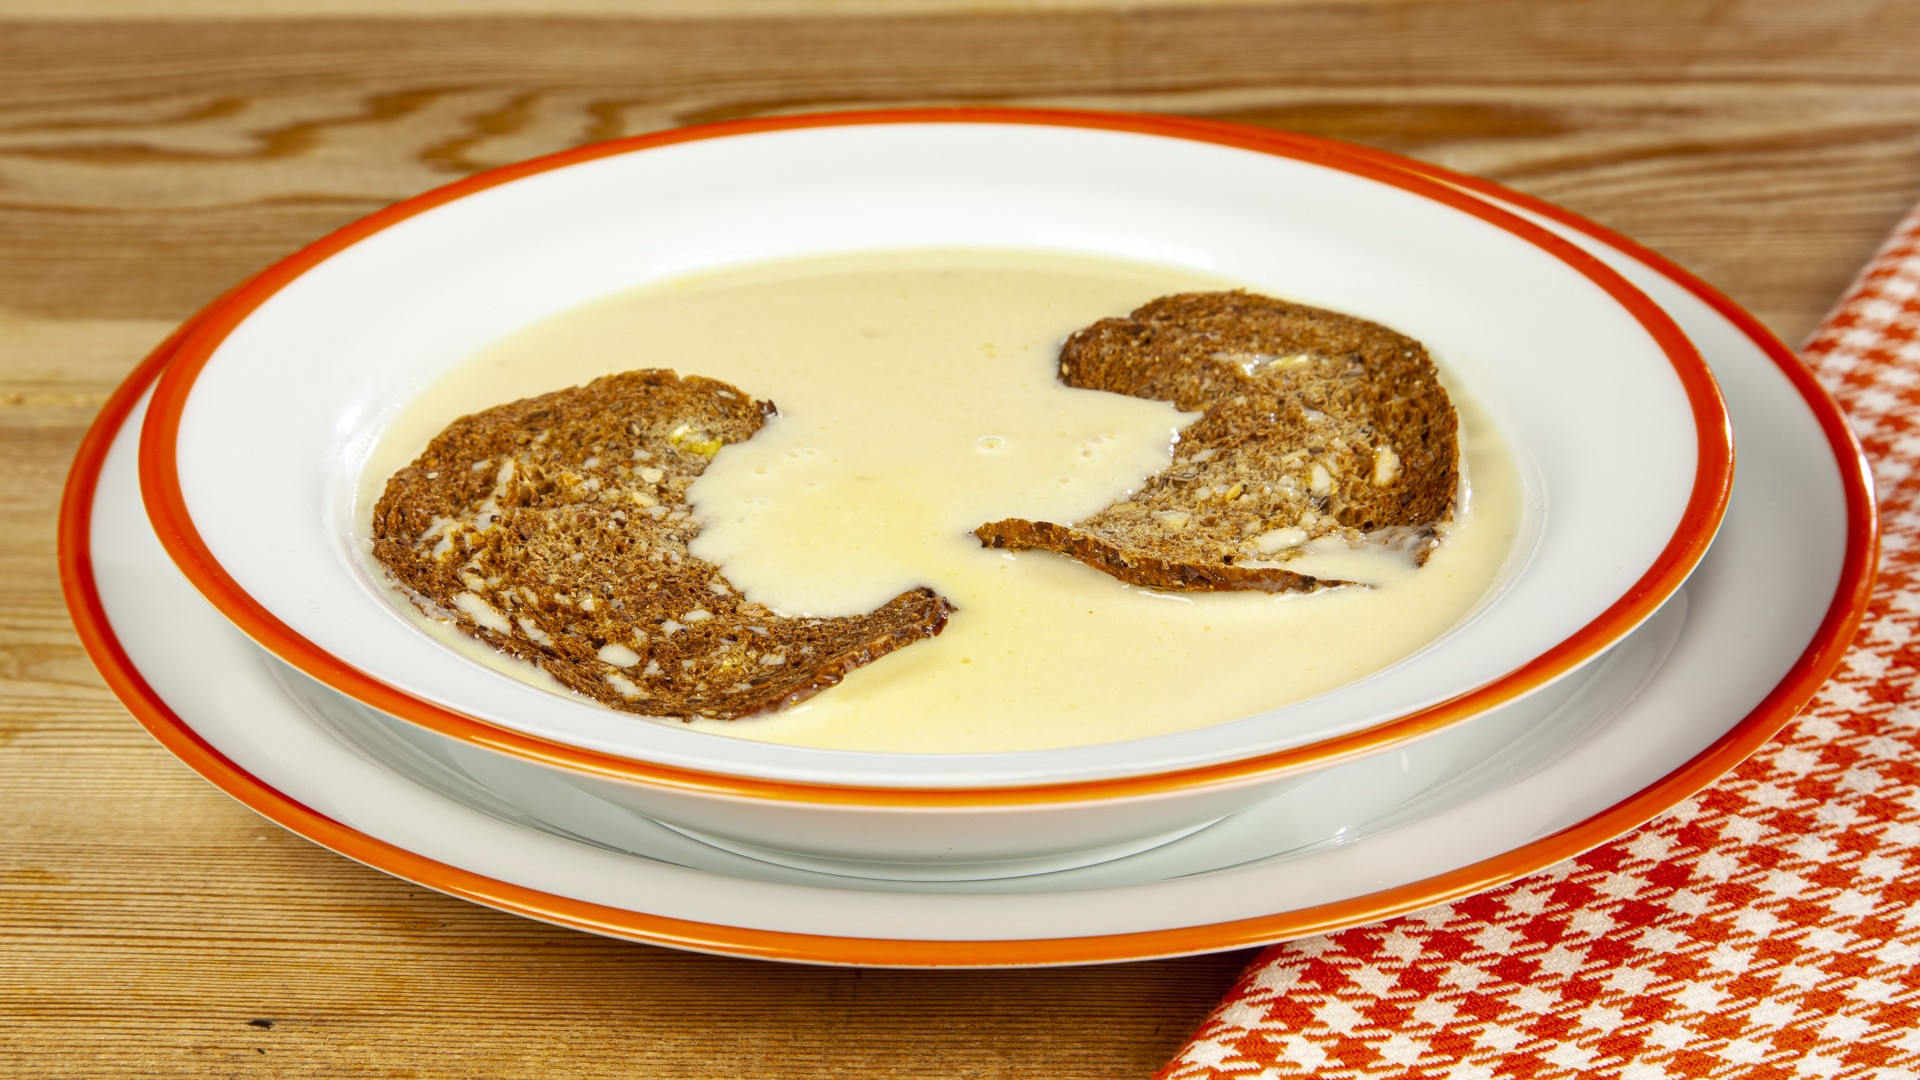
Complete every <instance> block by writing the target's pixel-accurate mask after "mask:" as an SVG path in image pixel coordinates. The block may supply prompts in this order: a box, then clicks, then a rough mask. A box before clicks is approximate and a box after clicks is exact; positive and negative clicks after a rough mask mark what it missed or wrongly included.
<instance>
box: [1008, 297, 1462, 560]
mask: <svg viewBox="0 0 1920 1080" xmlns="http://www.w3.org/2000/svg"><path fill="white" fill-rule="evenodd" d="M1059 377H1060V380H1061V381H1062V382H1064V383H1066V384H1067V385H1068V386H1075V387H1080V388H1083V389H1090V390H1105V391H1109V392H1112V393H1120V394H1128V395H1131V396H1133V397H1142V398H1151V399H1154V400H1158V401H1168V402H1172V403H1173V404H1174V405H1175V406H1176V407H1178V408H1180V409H1183V410H1186V411H1189V412H1200V413H1201V414H1202V415H1201V417H1200V419H1198V420H1196V421H1195V422H1194V423H1193V424H1192V425H1191V426H1189V427H1188V428H1187V429H1186V431H1185V432H1183V433H1182V435H1181V439H1180V442H1179V445H1178V446H1177V447H1176V449H1175V452H1174V456H1173V460H1172V462H1171V463H1170V464H1169V465H1168V466H1167V468H1166V469H1164V470H1162V471H1161V472H1160V473H1158V474H1156V475H1155V476H1153V477H1151V478H1150V479H1148V480H1147V482H1146V483H1145V484H1144V485H1143V486H1142V487H1141V489H1140V490H1139V491H1137V492H1134V493H1133V494H1131V495H1129V496H1127V497H1126V498H1125V499H1122V500H1120V501H1117V502H1115V503H1112V504H1111V505H1109V506H1107V507H1105V508H1104V509H1102V510H1100V511H1098V512H1097V513H1095V514H1093V515H1092V516H1090V517H1087V518H1085V519H1083V520H1081V521H1079V522H1075V523H1074V524H1072V525H1062V524H1056V523H1053V522H1045V521H1027V520H1024V519H1017V518H1015V519H1008V520H1004V521H996V522H990V523H988V524H985V525H982V526H980V527H979V528H978V529H976V530H974V535H975V536H977V537H979V539H980V541H981V543H983V544H985V545H987V546H989V547H996V548H1006V549H1008V550H1015V551H1018V550H1026V549H1041V550H1051V551H1057V552H1060V553H1062V554H1065V555H1068V556H1070V557H1072V558H1075V559H1079V560H1080V561H1082V562H1085V563H1087V564H1088V565H1089V566H1092V567H1095V568H1096V569H1099V570H1102V571H1104V572H1106V573H1108V574H1111V575H1113V576H1114V577H1116V578H1119V579H1120V580H1122V581H1126V582H1129V583H1132V584H1135V585H1143V586H1149V587H1154V588H1164V589H1180V590H1193V591H1202V590H1226V589H1263V590H1268V591H1274V592H1285V591H1309V590H1313V589H1319V588H1324V587H1328V586H1332V585H1345V584H1351V582H1346V581H1338V580H1333V579H1326V578H1317V577H1313V576H1311V575H1308V574H1302V573H1297V572H1294V571H1290V570H1288V569H1286V568H1285V566H1284V565H1283V564H1284V562H1285V560H1286V559H1287V558H1288V557H1289V556H1291V555H1292V554H1294V553H1296V552H1298V550H1300V548H1301V547H1302V546H1303V545H1305V544H1307V543H1308V542H1310V541H1313V540H1318V539H1321V538H1324V537H1330V536H1336V537H1341V538H1344V539H1347V540H1352V541H1358V540H1361V539H1363V538H1365V537H1367V536H1369V535H1373V536H1376V537H1378V536H1386V537H1391V538H1393V539H1394V540H1396V541H1397V542H1399V543H1400V544H1402V545H1404V546H1407V547H1409V548H1410V549H1411V550H1412V551H1413V552H1414V554H1415V557H1416V558H1419V559H1424V558H1425V556H1426V554H1427V553H1428V552H1429V551H1430V550H1431V548H1432V545H1433V543H1434V542H1435V538H1436V536H1437V531H1438V529H1439V528H1440V526H1441V525H1443V524H1444V523H1445V522H1446V521H1447V520H1448V519H1449V518H1450V517H1451V515H1452V512H1453V501H1454V496H1455V492H1456V489H1457V487H1458V485H1459V446H1458V420H1457V418H1456V417H1455V414H1454V410H1453V404H1452V402H1451V401H1450V400H1449V399H1448V398H1447V393H1446V390H1445V389H1444V388H1442V387H1441V385H1440V382H1439V379H1438V376H1437V374H1436V372H1435V370H1434V366H1433V362H1432V360H1431V359H1429V358H1428V356H1427V353H1426V350H1425V349H1424V348H1423V347H1422V346H1421V345H1420V343H1419V342H1417V341H1414V340H1413V339H1412V338H1409V337H1406V336H1405V335H1402V334H1399V333H1396V332H1395V331H1393V330H1389V329H1388V328H1386V327H1384V326H1381V325H1379V324H1377V323H1372V322H1368V321H1366V320H1364V319H1359V318H1355V317H1353V316H1350V315H1343V314H1340V313H1338V312H1333V311H1326V310H1323V309H1320V308H1313V307H1308V306H1306V305H1302V304H1293V303H1288V302H1286V301H1283V300H1276V299H1273V298H1272V297H1266V296H1259V295H1256V294H1253V293H1248V292H1240V291H1236V292H1211V293H1180V294H1176V295H1173V296H1165V297H1161V298H1160V299H1158V300H1153V301H1150V302H1148V303H1146V304H1144V305H1142V306H1141V307H1139V308H1137V309H1136V310H1135V311H1134V312H1133V313H1132V314H1131V315H1128V316H1127V317H1125V318H1118V319H1102V320H1101V321H1099V322H1097V323H1094V324H1093V325H1091V326H1088V327H1086V328H1084V329H1081V330H1079V331H1076V332H1075V333H1074V334H1073V335H1072V336H1071V337H1069V338H1068V339H1067V342H1066V345H1065V346H1064V347H1063V348H1062V349H1061V353H1060V363H1059Z"/></svg>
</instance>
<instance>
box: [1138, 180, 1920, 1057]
mask: <svg viewBox="0 0 1920 1080" xmlns="http://www.w3.org/2000/svg"><path fill="white" fill-rule="evenodd" d="M1804 354H1805V357H1806V360H1807V362H1808V363H1809V364H1810V365H1811V366H1812V367H1813V369H1814V371H1815V373H1816V374H1817V375H1818V376H1819V377H1820V378H1821V379H1822V381H1823V382H1825V383H1826V385H1827V386H1828V388H1829V389H1831V390H1832V392H1833V393H1834V395H1835V396H1836V397H1837V398H1838V399H1839V401H1840V404H1841V405H1842V406H1843V407H1844V408H1845V409H1846V410H1847V412H1848V414H1849V416H1850V417H1851V419H1852V422H1853V424H1854V426H1855V429H1856V431H1857V432H1858V433H1859V435H1860V438H1861V440H1862V442H1863V443H1864V444H1865V446H1866V449H1867V453H1868V455H1869V457H1870V459H1871V460H1872V464H1873V470H1874V477H1875V482H1876V485H1877V487H1878V489H1879V497H1880V510H1881V527H1882V530H1883V535H1882V556H1881V566H1880V577H1879V581H1878V584H1877V585H1876V587H1875V589H1874V595H1873V599H1872V602H1871V606H1870V607H1869V609H1868V612H1867V615H1866V621H1865V622H1864V624H1863V625H1862V628H1861V631H1860V635H1859V637H1858V639H1857V640H1856V642H1855V643H1854V646H1853V649H1852V651H1851V652H1850V653H1849V654H1848V656H1847V658H1846V660H1845V661H1844V662H1843V663H1842V665H1841V666H1840V668H1839V670H1838V671H1837V672H1836V673H1835V675H1834V677H1833V679H1832V680H1831V681H1830V682H1829V683H1828V684H1827V685H1826V686H1825V687H1824V688H1822V690H1821V691H1820V693H1819V695H1818V696H1817V697H1815V698H1814V700H1813V703H1812V704H1811V705H1810V706H1808V708H1807V710H1806V711H1805V712H1804V713H1803V714H1802V715H1801V716H1800V717H1799V718H1798V719H1797V720H1795V721H1794V722H1793V723H1792V724H1790V725H1789V726H1788V727H1787V729H1786V730H1785V731H1783V732H1782V733H1781V734H1780V735H1779V736H1778V737H1777V738H1775V739H1774V741H1772V742H1771V743H1769V744H1768V745H1767V746H1765V747H1763V748H1762V749H1761V750H1760V751H1759V752H1758V753H1757V754H1755V755H1754V756H1753V757H1752V758H1750V759H1748V760H1747V761H1746V762H1745V763H1744V764H1742V765H1741V766H1740V767H1739V768H1738V769H1736V770H1734V771H1733V772H1732V773H1730V774H1729V775H1727V776H1726V777H1724V778H1723V779H1722V780H1721V781H1720V782H1719V783H1717V784H1716V785H1715V786H1713V787H1711V788H1709V789H1707V790H1706V791H1704V792H1702V793H1700V794H1699V795H1697V796H1695V797H1694V798H1692V799H1690V800H1688V801H1686V802H1685V803H1682V804H1681V805H1680V806H1679V807H1677V808H1675V809H1674V810H1672V811H1670V812H1669V813H1667V814H1666V815H1665V816H1663V817H1661V818H1660V819H1659V820H1657V821H1655V822H1653V823H1652V824H1650V825H1648V826H1646V827H1644V828H1642V829H1640V830H1639V831H1637V832H1634V833H1630V834H1628V835H1627V836H1625V837H1622V838H1620V839H1619V840H1616V841H1614V842H1613V843H1611V844H1607V845H1605V846H1603V847H1600V848H1598V849H1596V850H1594V851H1591V852H1588V853H1587V854H1585V855H1582V856H1580V857H1578V858H1575V859H1572V860H1570V861H1567V862H1564V863H1560V864H1559V865H1557V866H1554V867H1551V868H1549V869H1547V870H1544V871H1542V872H1540V873H1538V874H1535V875H1533V876H1532V877H1528V878H1525V879H1523V880H1520V881H1517V882H1513V883H1511V884H1509V885H1506V886H1504V887H1502V888H1499V889H1496V890H1494V891H1492V892H1488V893H1484V894H1481V895H1479V896H1474V897H1470V898H1468V899H1465V900H1459V901H1456V902H1454V903H1451V904H1446V905H1443V906H1440V907H1436V908H1432V909H1429V910H1427V911H1422V912H1419V913H1416V914H1413V915H1408V916H1404V917H1401V918H1397V919H1393V920H1390V921H1387V922H1382V923H1376V924H1373V925H1370V926H1362V927H1357V928H1355V929H1351V930H1345V931H1342V932H1339V933H1335V934H1331V935H1328V936H1325V937H1316V938H1308V939H1305V940H1301V941H1294V942H1289V943H1286V944H1282V945H1276V946H1274V947H1272V948H1270V949H1268V950H1266V951H1265V952H1264V953H1262V954H1261V956H1260V957H1259V959H1258V960H1256V961H1255V962H1254V964H1253V966H1252V967H1251V968H1249V969H1248V970H1247V972H1246V973H1245V974H1244V975H1243V976H1242V977H1241V979H1240V981H1239V983H1238V984H1237V985H1236V986H1235V987H1234V988H1233V990H1232V992H1231V993H1229V994H1228V995H1227V998H1226V1000H1225V1001H1223V1002H1222V1003H1221V1004H1220V1006H1219V1008H1218V1009H1216V1010H1215V1011H1214V1013H1213V1015H1212V1016H1211V1017H1209V1018H1208V1019H1207V1021H1206V1022H1205V1023H1204V1024H1202V1025H1201V1027H1200V1029H1199V1030H1198V1031H1197V1032H1195V1033H1194V1035H1193V1037H1192V1039H1191V1040H1190V1041H1189V1042H1188V1043H1187V1045H1186V1046H1185V1047H1183V1048H1182V1049H1181V1051H1180V1052H1179V1054H1178V1055H1177V1056H1175V1058H1174V1059H1173V1060H1172V1061H1171V1062H1169V1063H1168V1065H1167V1066H1166V1067H1165V1068H1164V1069H1163V1070H1161V1072H1160V1073H1159V1074H1158V1075H1157V1078H1156V1080H1215V1078H1226V1077H1231V1078H1234V1080H1279V1078H1283V1077H1284V1078H1293V1077H1313V1078H1316V1080H1361V1078H1385V1077H1394V1078H1414V1077H1420V1078H1434V1080H1439V1078H1449V1080H1467V1078H1474V1080H1496V1078H1498V1080H1507V1078H1536V1080H1549V1078H1551V1080H1559V1078H1563V1077H1566V1078H1571V1077H1588V1076H1609V1077H1623V1078H1627V1080H1668V1078H1672V1080H1703V1078H1712V1080H1720V1078H1734V1077H1739V1078H1742V1080H1761V1078H1765V1080H1789V1078H1795V1080H1797V1078H1802V1077H1804V1078H1816V1077H1818V1078H1836V1080H1837V1078H1847V1080H1854V1078H1861V1080H1865V1078H1872V1080H1891V1078H1893V1077H1908V1078H1912V1077H1920V209H1916V210H1915V212H1914V213H1913V214H1911V215H1909V216H1908V218H1907V219H1906V220H1905V221H1904V222H1902V223H1901V225H1900V227H1899V229H1898V230H1896V231H1895V233H1894V236H1893V239H1892V240H1891V241H1890V242H1889V243H1888V244H1887V246H1886V247H1885V248H1883V249H1882V250H1881V252H1880V253H1879V254H1878V255H1877V256H1876V257H1875V259H1874V261H1873V262H1872V264H1871V265H1869V266H1868V268H1867V270H1866V271H1865V272H1864V273H1863V274H1862V275H1861V277H1860V279H1859V280H1858V281H1857V282H1855V283H1854V286H1853V288H1852V290H1851V291H1850V292H1849V293H1848V295H1847V297H1846V299H1845V300H1843V301H1842V302H1841V305H1840V307H1839V308H1838V309H1837V310H1836V311H1835V313H1834V314H1833V316H1832V317H1831V318H1830V319H1829V320H1828V322H1827V324H1826V325H1825V326H1824V327H1822V328H1821V329H1820V331H1819V332H1818V333H1817V334H1815V335H1814V337H1813V339H1812V340H1811V341H1810V342H1808V344H1807V346H1806V349H1805V353H1804Z"/></svg>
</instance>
